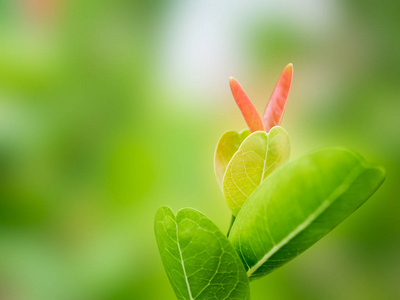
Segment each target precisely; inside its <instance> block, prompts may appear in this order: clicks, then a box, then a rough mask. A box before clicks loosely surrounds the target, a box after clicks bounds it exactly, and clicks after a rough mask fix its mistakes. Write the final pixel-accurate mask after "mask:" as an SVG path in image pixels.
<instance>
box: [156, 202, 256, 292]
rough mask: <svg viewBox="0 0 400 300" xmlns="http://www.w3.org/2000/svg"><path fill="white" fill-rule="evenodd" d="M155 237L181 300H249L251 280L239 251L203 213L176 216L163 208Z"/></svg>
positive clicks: (158, 215)
mask: <svg viewBox="0 0 400 300" xmlns="http://www.w3.org/2000/svg"><path fill="white" fill-rule="evenodd" d="M155 234H156V239H157V244H158V248H159V250H160V254H161V258H162V261H163V263H164V267H165V270H166V272H167V275H168V278H169V280H170V282H171V284H172V287H173V289H174V291H175V294H176V296H177V297H178V299H215V300H219V299H238V300H239V299H240V300H242V299H249V280H248V278H247V275H246V271H245V269H244V267H243V264H242V262H241V260H240V258H239V256H238V254H237V252H236V250H235V249H234V248H233V247H232V245H231V244H230V243H229V241H228V239H227V238H226V237H225V236H224V235H223V234H222V232H221V231H220V230H219V229H218V228H217V226H216V225H215V224H214V223H213V222H212V221H210V219H208V218H207V217H206V216H204V215H203V214H202V213H200V212H199V211H197V210H194V209H191V208H185V209H182V210H180V211H178V213H177V214H176V216H175V215H174V213H173V212H172V210H171V209H170V208H169V207H167V206H163V207H161V208H160V209H159V210H158V211H157V214H156V217H155Z"/></svg>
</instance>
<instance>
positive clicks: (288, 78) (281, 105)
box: [263, 64, 293, 132]
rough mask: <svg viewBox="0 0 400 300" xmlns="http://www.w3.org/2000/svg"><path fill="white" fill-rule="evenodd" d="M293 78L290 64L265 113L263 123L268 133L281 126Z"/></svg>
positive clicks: (282, 74)
mask: <svg viewBox="0 0 400 300" xmlns="http://www.w3.org/2000/svg"><path fill="white" fill-rule="evenodd" d="M292 78H293V65H292V64H288V65H287V66H286V67H285V69H283V71H282V73H281V76H280V77H279V80H278V83H277V84H276V86H275V89H274V91H273V92H272V95H271V98H270V99H269V102H268V105H267V108H266V109H265V112H264V116H263V123H264V128H265V131H266V132H268V131H270V129H271V128H272V127H274V126H278V125H280V124H281V120H282V117H283V113H284V111H285V106H286V101H287V98H288V96H289V90H290V85H291V84H292Z"/></svg>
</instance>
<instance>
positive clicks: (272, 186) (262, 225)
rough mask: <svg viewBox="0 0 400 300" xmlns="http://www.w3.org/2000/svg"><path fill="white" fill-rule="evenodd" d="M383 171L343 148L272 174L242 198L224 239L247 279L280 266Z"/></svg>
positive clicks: (357, 201)
mask: <svg viewBox="0 0 400 300" xmlns="http://www.w3.org/2000/svg"><path fill="white" fill-rule="evenodd" d="M383 179H384V170H383V169H382V168H381V167H376V166H373V165H370V164H368V163H366V162H365V161H364V159H362V158H361V157H360V156H359V155H358V154H355V153H354V152H352V151H349V150H345V149H327V150H321V151H318V152H315V153H312V154H309V155H306V156H303V157H300V158H298V159H296V160H294V161H292V162H290V163H287V164H286V165H284V166H282V167H281V168H280V169H279V170H277V171H276V172H274V173H273V174H271V176H269V177H268V179H267V180H266V181H264V183H263V184H262V185H261V186H260V187H259V188H258V189H257V190H256V191H254V193H253V194H252V195H251V196H250V197H249V198H248V199H247V201H246V203H245V204H244V205H243V207H242V209H241V210H240V212H239V214H238V215H237V218H236V221H235V223H234V224H233V226H232V230H231V233H230V235H229V240H230V242H231V243H232V244H233V246H234V247H235V248H236V250H237V251H238V253H239V255H240V257H241V259H242V261H243V263H244V265H245V267H246V269H247V275H248V276H249V277H259V276H263V275H265V274H267V273H270V272H271V271H273V270H274V269H276V268H277V267H280V266H282V265H283V264H285V263H286V262H288V261H289V260H291V259H293V258H294V257H295V256H297V255H298V254H300V253H301V252H303V251H304V250H306V249H307V248H309V247H310V246H311V245H313V244H314V243H315V242H317V241H318V240H319V239H321V238H322V237H323V236H324V235H325V234H327V233H328V232H329V231H330V230H332V229H333V228H334V227H335V226H336V225H338V224H339V223H340V222H342V221H343V220H344V219H345V218H346V217H348V216H349V215H350V214H351V213H353V212H354V211H355V210H356V209H357V208H358V207H359V206H360V205H361V204H363V203H364V202H365V201H366V200H367V199H368V198H369V197H370V196H371V195H372V194H373V193H374V192H375V191H376V189H377V188H378V187H379V186H380V185H381V183H382V181H383Z"/></svg>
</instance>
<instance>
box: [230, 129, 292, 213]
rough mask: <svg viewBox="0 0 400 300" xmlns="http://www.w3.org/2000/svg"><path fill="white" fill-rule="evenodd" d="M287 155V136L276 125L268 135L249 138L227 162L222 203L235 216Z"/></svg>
mask: <svg viewBox="0 0 400 300" xmlns="http://www.w3.org/2000/svg"><path fill="white" fill-rule="evenodd" d="M289 154H290V143H289V136H288V134H287V133H286V131H285V130H284V129H283V128H282V127H279V126H275V127H274V128H272V129H271V131H270V132H269V133H268V134H267V133H266V132H265V131H257V132H254V133H252V134H251V135H249V136H248V137H247V138H246V139H245V140H244V141H243V143H242V144H241V145H240V147H239V150H238V151H237V152H236V153H235V154H234V155H233V157H232V159H231V161H230V162H229V164H228V166H227V168H226V172H225V176H224V179H223V193H224V197H225V201H226V203H227V204H228V206H229V208H230V209H231V210H232V213H233V215H235V216H236V215H237V213H238V212H239V210H240V208H241V207H242V205H243V203H244V202H245V201H246V199H247V198H248V197H249V196H250V195H251V193H252V192H253V191H254V190H255V189H256V188H257V187H258V186H259V185H260V184H261V183H262V181H263V180H264V179H265V178H266V177H267V176H268V175H269V174H271V173H272V172H273V171H274V170H275V169H276V168H277V167H279V166H280V165H282V164H283V163H284V162H286V161H287V160H288V158H289Z"/></svg>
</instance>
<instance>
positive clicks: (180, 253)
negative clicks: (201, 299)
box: [175, 221, 194, 300]
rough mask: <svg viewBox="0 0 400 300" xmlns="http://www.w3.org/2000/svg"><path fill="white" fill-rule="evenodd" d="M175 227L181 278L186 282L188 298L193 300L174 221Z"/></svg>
mask: <svg viewBox="0 0 400 300" xmlns="http://www.w3.org/2000/svg"><path fill="white" fill-rule="evenodd" d="M175 227H176V244H177V245H178V250H179V256H180V258H181V264H182V269H183V276H184V277H185V282H186V287H187V289H188V292H189V297H190V300H193V299H194V298H193V296H192V291H191V290H190V285H189V281H188V277H187V275H186V268H185V263H184V261H183V255H182V250H181V246H180V244H179V230H178V223H177V222H176V221H175Z"/></svg>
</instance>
